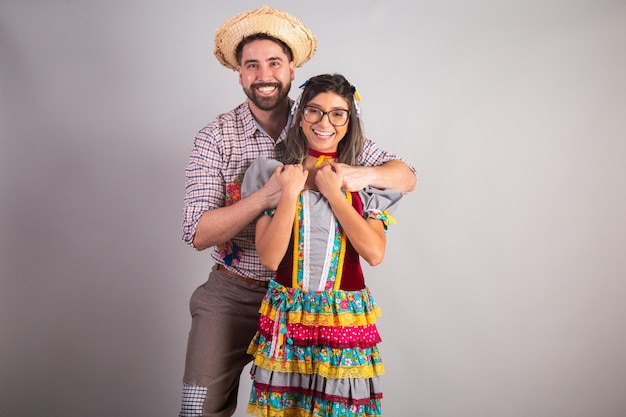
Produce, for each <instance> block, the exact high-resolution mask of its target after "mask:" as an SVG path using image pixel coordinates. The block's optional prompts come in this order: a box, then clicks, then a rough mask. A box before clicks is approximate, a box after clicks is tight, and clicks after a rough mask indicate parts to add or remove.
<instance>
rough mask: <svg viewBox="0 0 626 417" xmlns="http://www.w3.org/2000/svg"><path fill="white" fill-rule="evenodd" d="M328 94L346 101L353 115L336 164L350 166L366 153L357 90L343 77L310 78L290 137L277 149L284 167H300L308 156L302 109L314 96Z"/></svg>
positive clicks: (295, 115) (288, 133)
mask: <svg viewBox="0 0 626 417" xmlns="http://www.w3.org/2000/svg"><path fill="white" fill-rule="evenodd" d="M326 92H333V93H336V94H338V95H340V96H341V97H343V98H345V99H346V101H347V103H348V110H349V112H350V116H349V119H348V130H347V131H346V135H345V136H344V137H343V139H342V140H341V141H339V144H338V145H337V161H338V162H341V163H344V164H348V165H356V164H357V157H358V156H359V154H360V153H361V151H362V150H363V144H364V142H365V140H364V138H363V127H362V126H361V119H360V118H359V117H358V115H357V108H356V105H355V98H354V95H355V92H356V89H355V88H354V86H352V85H351V84H350V83H349V82H348V80H346V78H345V77H344V76H343V75H341V74H322V75H317V76H315V77H311V78H309V80H308V81H307V82H306V85H305V86H304V90H303V91H302V96H301V97H300V102H299V105H298V108H297V110H296V113H295V114H294V115H293V120H292V123H291V126H290V127H289V130H288V131H287V137H286V138H285V140H284V141H283V142H281V143H280V144H279V145H277V147H276V154H277V157H278V159H280V161H281V162H283V163H285V164H301V163H302V162H303V161H304V159H305V158H306V157H307V153H308V146H307V143H306V137H305V136H304V133H303V132H302V128H301V127H300V121H301V120H302V117H303V109H304V107H305V106H306V105H307V104H308V103H309V102H310V101H311V100H312V99H313V98H315V96H317V95H318V94H320V93H326Z"/></svg>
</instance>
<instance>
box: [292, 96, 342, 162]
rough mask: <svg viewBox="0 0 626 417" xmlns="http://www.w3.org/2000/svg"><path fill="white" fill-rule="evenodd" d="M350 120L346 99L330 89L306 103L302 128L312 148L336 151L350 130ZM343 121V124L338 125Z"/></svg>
mask: <svg viewBox="0 0 626 417" xmlns="http://www.w3.org/2000/svg"><path fill="white" fill-rule="evenodd" d="M320 117H321V119H319V118H320ZM309 120H311V121H313V123H312V122H310V121H309ZM349 120H350V113H349V111H348V102H347V101H346V99H345V98H343V97H342V96H340V95H339V94H337V93H333V92H330V91H329V92H325V93H319V94H318V95H316V96H315V97H313V98H312V99H311V100H310V101H309V102H308V103H306V104H305V105H304V108H303V117H302V119H301V120H300V128H301V129H302V132H303V133H304V136H305V137H306V142H307V146H308V147H309V148H310V149H314V150H316V151H318V152H336V151H337V145H339V142H340V141H341V140H342V139H343V137H344V136H345V135H346V132H347V131H348V125H349ZM331 121H332V123H331ZM342 123H343V126H338V125H340V124H342Z"/></svg>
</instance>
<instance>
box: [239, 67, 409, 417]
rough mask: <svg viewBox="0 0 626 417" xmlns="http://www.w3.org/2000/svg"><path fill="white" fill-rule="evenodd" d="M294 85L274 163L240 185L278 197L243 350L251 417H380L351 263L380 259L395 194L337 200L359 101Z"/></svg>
mask: <svg viewBox="0 0 626 417" xmlns="http://www.w3.org/2000/svg"><path fill="white" fill-rule="evenodd" d="M303 86H304V90H303V91H302V94H301V96H300V97H299V98H298V100H296V103H295V104H294V108H293V109H292V113H293V121H292V125H291V127H290V130H289V132H288V134H287V137H286V139H285V141H284V142H283V143H281V144H280V146H279V147H278V149H279V154H280V155H279V159H280V161H278V160H272V159H263V158H260V159H257V160H256V161H255V162H254V163H253V164H252V165H251V167H250V168H249V169H248V171H247V172H246V175H245V178H244V183H243V186H242V192H243V193H252V192H254V190H256V189H258V188H259V187H261V186H262V185H263V184H264V183H265V182H266V181H267V180H268V179H269V177H270V176H271V175H272V174H274V175H276V176H277V179H278V182H279V183H280V185H281V191H282V194H281V198H280V201H279V203H278V206H277V207H276V209H273V210H269V211H268V212H266V215H265V216H261V218H259V219H258V220H257V224H256V248H257V251H258V253H259V258H260V259H261V263H262V264H263V266H264V267H266V268H267V269H270V270H275V271H276V277H275V279H274V280H273V281H272V282H270V285H269V289H268V291H267V294H266V296H265V298H264V300H263V303H262V305H261V309H260V313H261V317H260V319H259V330H258V332H257V334H256V336H255V337H254V339H253V341H252V342H251V344H250V347H249V349H248V352H249V353H250V354H252V355H253V356H254V364H253V366H252V370H251V373H252V377H253V379H254V382H253V387H252V392H251V396H250V402H249V404H248V413H250V414H253V415H257V416H283V415H284V416H289V417H292V416H318V417H321V416H380V415H381V406H380V401H381V398H382V391H381V386H380V375H382V374H383V373H384V367H383V364H382V361H381V359H380V355H379V351H378V347H377V344H378V343H379V342H380V336H379V334H378V331H377V329H376V325H375V321H376V318H377V317H378V316H380V309H379V308H378V306H377V305H376V303H375V302H374V299H373V298H372V296H371V294H370V292H369V290H368V288H367V287H366V286H365V281H364V278H363V273H362V270H361V266H360V263H359V259H360V258H363V259H365V260H366V261H367V262H368V263H369V264H370V265H376V264H378V263H380V262H381V261H382V259H383V257H384V252H385V245H386V237H385V231H386V228H387V226H388V223H389V221H390V220H392V218H391V216H390V215H389V211H390V210H393V209H394V208H395V206H396V205H397V203H398V201H399V200H400V197H401V194H400V193H399V192H397V191H394V190H378V189H374V188H371V187H368V188H367V189H365V190H362V191H359V192H351V193H350V192H348V193H346V192H343V191H342V189H341V185H342V177H341V175H340V172H341V170H338V169H337V165H336V164H337V163H344V164H348V165H354V164H355V163H356V158H357V156H358V155H359V153H360V152H361V150H362V148H363V143H364V139H363V132H362V127H361V123H360V120H359V117H358V116H359V110H358V104H357V98H358V93H357V92H356V89H355V88H354V86H352V85H351V84H350V83H349V82H348V81H347V80H346V79H345V78H344V77H343V76H341V75H338V74H335V75H328V74H325V75H319V76H316V77H313V78H311V79H309V80H308V81H307V82H306V83H305V84H303Z"/></svg>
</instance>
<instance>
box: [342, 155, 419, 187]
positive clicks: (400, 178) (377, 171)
mask: <svg viewBox="0 0 626 417" xmlns="http://www.w3.org/2000/svg"><path fill="white" fill-rule="evenodd" d="M333 165H334V167H335V171H336V172H337V173H338V174H339V175H341V176H343V189H344V190H346V191H358V190H362V189H363V188H365V187H367V186H368V185H370V186H372V187H376V188H383V189H384V188H393V189H395V190H398V191H400V192H402V193H408V192H411V191H413V190H414V189H415V186H416V184H417V175H416V174H415V172H413V171H412V170H411V168H409V166H408V165H407V164H406V163H405V162H403V161H401V160H399V159H395V160H391V161H387V162H385V163H383V164H382V165H378V166H357V167H355V166H350V165H346V164H333Z"/></svg>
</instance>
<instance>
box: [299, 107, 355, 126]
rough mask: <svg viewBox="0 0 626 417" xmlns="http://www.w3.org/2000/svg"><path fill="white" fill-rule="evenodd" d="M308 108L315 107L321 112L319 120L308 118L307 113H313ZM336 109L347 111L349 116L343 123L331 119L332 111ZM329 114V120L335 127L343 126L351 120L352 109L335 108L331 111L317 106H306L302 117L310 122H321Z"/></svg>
mask: <svg viewBox="0 0 626 417" xmlns="http://www.w3.org/2000/svg"><path fill="white" fill-rule="evenodd" d="M307 109H314V110H315V111H318V112H321V113H322V115H321V116H320V118H319V119H318V120H315V121H311V120H309V119H308V118H307V115H310V114H311V113H308V112H307ZM334 111H345V112H346V113H347V117H346V121H345V122H343V123H341V124H336V123H333V121H332V120H330V113H332V112H334ZM326 115H328V122H329V123H330V124H331V125H333V126H335V127H341V126H345V125H346V124H347V123H348V122H349V121H350V110H346V109H333V110H330V111H323V110H322V109H320V108H319V107H315V106H304V108H303V109H302V117H303V118H304V120H306V121H307V122H309V123H319V122H321V121H322V119H323V118H324V116H326Z"/></svg>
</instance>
